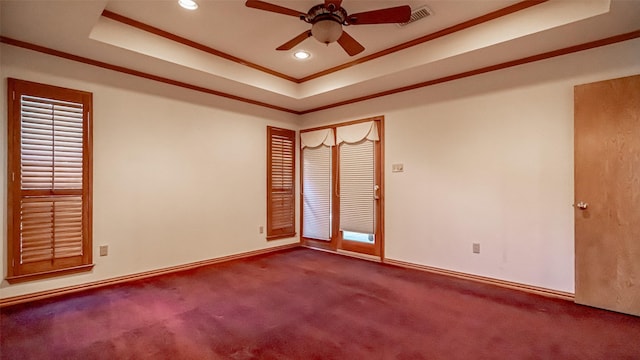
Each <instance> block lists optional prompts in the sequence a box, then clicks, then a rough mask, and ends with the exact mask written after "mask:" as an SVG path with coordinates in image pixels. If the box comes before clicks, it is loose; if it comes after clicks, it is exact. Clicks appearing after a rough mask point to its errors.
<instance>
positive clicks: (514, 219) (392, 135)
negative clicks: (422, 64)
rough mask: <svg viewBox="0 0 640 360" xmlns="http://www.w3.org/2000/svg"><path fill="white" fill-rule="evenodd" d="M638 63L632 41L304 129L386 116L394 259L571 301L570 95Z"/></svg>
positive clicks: (417, 93) (379, 102) (316, 117)
mask: <svg viewBox="0 0 640 360" xmlns="http://www.w3.org/2000/svg"><path fill="white" fill-rule="evenodd" d="M638 54H640V40H633V41H628V42H625V43H622V44H615V45H610V46H607V47H603V48H598V49H592V50H589V51H584V52H581V53H576V54H571V55H565V56H562V57H558V58H554V59H548V60H545V61H541V62H537V63H532V64H526V65H521V66H518V67H514V68H510V69H505V70H501V71H496V72H493V73H489V74H484V75H478V76H475V77H471V78H466V79H461V80H457V81H453V82H449V83H445V84H440V85H436V86H431V87H427V88H422V89H418V90H413V91H410V92H405V93H401V94H396V95H392V96H387V97H383V98H379V99H374V100H370V101H366V102H361V103H356V104H352V105H349V106H343V107H339V108H335V109H330V110H326V111H322V112H317V113H311V114H307V115H305V116H304V118H303V122H302V128H307V127H314V126H318V125H322V124H327V123H332V122H341V121H348V120H355V119H361V118H367V117H371V116H375V115H384V116H385V135H386V140H385V186H386V190H385V201H386V204H385V205H386V206H385V226H386V234H385V236H386V238H385V254H386V257H387V258H390V259H395V260H401V261H407V262H411V263H415V264H421V265H428V266H434V267H438V268H443V269H449V270H454V271H460V272H465V273H471V274H476V275H481V276H488V277H492V278H497V279H503V280H508V281H515V282H520V283H525V284H529V285H534V286H541V287H545V288H550V289H555V290H561V291H567V292H573V291H574V246H573V245H574V244H573V241H574V237H573V226H574V222H573V213H574V211H573V208H572V204H573V86H574V85H577V84H582V83H588V82H593V81H599V80H604V79H610V78H616V77H622V76H627V75H631V74H637V73H640V62H638ZM394 163H403V164H404V172H403V173H392V172H391V165H392V164H394ZM474 242H478V243H480V245H481V252H480V254H473V253H472V243H474Z"/></svg>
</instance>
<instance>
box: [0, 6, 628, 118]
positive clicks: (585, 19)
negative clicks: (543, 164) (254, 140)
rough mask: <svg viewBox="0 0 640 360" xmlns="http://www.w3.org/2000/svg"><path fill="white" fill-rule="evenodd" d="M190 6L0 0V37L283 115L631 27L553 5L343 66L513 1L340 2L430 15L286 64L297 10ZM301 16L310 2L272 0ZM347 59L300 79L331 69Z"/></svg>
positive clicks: (619, 16)
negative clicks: (351, 52) (354, 46)
mask: <svg viewBox="0 0 640 360" xmlns="http://www.w3.org/2000/svg"><path fill="white" fill-rule="evenodd" d="M196 1H197V2H198V3H199V5H200V7H199V9H198V10H196V11H188V10H185V9H182V8H181V7H180V6H179V5H178V3H177V0H162V1H157V0H112V1H108V0H85V1H78V0H75V1H71V0H49V1H34V0H19V1H18V0H0V4H1V8H0V15H1V18H0V20H1V27H0V33H1V35H2V36H3V37H6V38H10V39H13V40H20V41H24V42H28V43H31V44H35V45H40V46H44V47H47V48H51V49H54V50H58V51H62V52H66V53H69V54H73V55H77V56H82V57H85V58H88V59H92V60H98V61H102V62H105V63H108V64H112V65H118V66H123V67H127V68H130V69H133V70H137V71H141V72H145V73H149V74H152V75H158V76H162V77H165V78H168V79H171V80H177V81H180V82H183V83H186V84H190V85H194V86H199V87H203V88H206V89H211V90H215V91H221V92H224V93H226V94H230V95H234V96H239V97H242V98H246V99H250V100H254V101H260V102H265V103H268V104H271V105H275V106H278V107H282V108H286V109H289V110H292V111H306V110H309V109H315V108H318V107H322V106H331V105H332V104H336V103H339V102H343V101H349V100H351V99H354V98H358V97H362V96H367V95H371V94H375V93H378V92H383V91H388V90H393V89H397V88H400V87H403V86H410V85H412V84H416V83H420V82H424V81H428V80H432V79H436V78H440V77H444V76H449V75H453V74H458V73H461V72H464V71H470V70H474V69H478V68H481V67H483V66H489V65H494V64H498V63H502V62H505V61H509V60H515V59H519V58H523V57H526V56H531V55H536V54H540V53H544V52H547V51H551V50H556V49H561V48H565V47H569V46H573V45H577V44H582V43H586V42H589V41H594V40H599V39H603V38H607V37H611V36H614V35H618V34H623V33H629V32H632V31H637V30H639V29H640V1H638V0H614V1H610V0H551V1H548V2H544V3H541V4H538V5H535V6H531V7H529V8H527V9H524V10H520V11H517V12H514V13H512V14H509V15H506V16H502V17H499V18H497V19H494V20H491V21H488V22H484V23H481V24H478V25H475V26H473V27H469V28H467V29H464V30H462V31H457V32H453V33H451V34H449V35H446V36H443V37H439V38H437V39H434V40H431V41H427V42H423V43H420V44H418V45H415V46H411V47H408V48H406V49H404V50H401V51H397V52H393V53H390V54H387V55H385V56H381V57H378V58H375V59H373V60H370V61H361V62H360V63H357V64H355V65H354V64H350V63H351V62H352V61H354V60H359V59H360V60H362V59H363V58H366V57H367V56H370V55H372V54H375V53H377V52H380V51H384V50H386V49H389V48H391V47H393V46H396V45H399V44H402V43H405V42H408V41H411V40H414V39H418V38H421V37H424V36H426V35H429V34H432V33H435V32H437V31H440V30H442V29H445V28H448V27H451V26H455V25H458V24H461V23H463V22H465V21H468V20H471V19H474V18H477V17H480V16H483V15H486V14H488V13H491V12H493V11H496V10H499V9H502V8H506V7H508V6H511V5H514V4H516V3H518V1H517V0H516V1H514V0H451V1H449V0H447V1H445V0H406V1H401V0H395V1H383V0H344V1H343V3H342V6H343V7H344V8H345V9H346V10H347V11H348V12H349V13H357V12H362V11H367V10H373V9H380V8H386V7H392V6H398V5H402V4H408V5H410V6H411V7H412V8H413V9H416V8H419V7H421V6H425V5H426V6H428V7H429V8H430V9H431V10H432V11H433V15H432V16H429V17H427V18H425V19H423V20H420V21H418V22H415V23H413V24H410V25H408V26H406V27H399V26H397V25H395V24H381V25H360V26H349V27H345V30H346V31H347V32H348V33H349V34H350V35H351V36H353V37H354V38H355V39H357V40H358V41H359V42H360V43H361V44H362V45H364V47H365V48H366V50H365V51H364V52H363V53H361V54H358V55H357V56H355V57H349V56H348V55H347V54H346V53H345V52H344V51H343V50H342V49H341V48H340V46H339V45H338V44H336V43H334V44H330V45H329V46H326V45H323V44H320V43H318V42H317V41H315V40H314V39H313V38H309V39H307V40H305V41H304V42H302V43H301V44H300V45H298V46H296V47H295V48H294V50H296V49H304V50H307V51H309V52H310V53H311V54H312V57H311V58H310V59H308V60H306V61H298V60H295V59H294V58H293V56H292V54H293V50H292V51H285V52H282V51H276V50H275V48H276V47H278V46H279V45H281V44H283V43H284V42H286V41H288V40H290V39H291V38H293V37H294V36H296V35H298V34H300V33H302V32H303V31H305V30H306V29H308V28H309V24H306V23H304V22H302V21H300V20H298V19H296V18H295V17H291V16H286V15H281V14H275V13H270V12H265V11H260V10H256V9H251V8H247V7H245V6H244V0H196ZM269 2H271V3H273V4H277V5H280V6H284V7H288V8H291V9H294V10H299V11H302V12H306V11H307V10H308V9H309V8H311V7H312V6H313V5H316V4H318V3H320V2H321V1H320V0H297V1H291V0H272V1H269ZM104 10H107V11H109V12H112V13H115V14H118V15H122V16H124V17H126V18H129V19H133V20H135V21H138V22H140V23H144V24H146V25H149V26H152V27H155V28H158V29H160V30H163V31H165V32H167V33H171V34H173V35H177V36H179V37H182V38H185V39H188V40H190V41H193V42H195V43H198V44H201V45H204V46H206V47H208V48H211V49H214V50H215V51H219V52H223V53H225V54H228V55H230V56H233V57H235V58H238V59H241V61H245V62H249V63H253V64H257V65H259V66H262V67H264V68H267V69H269V70H268V71H261V70H258V69H255V68H253V67H249V66H246V65H243V64H241V63H239V62H237V61H231V60H228V59H225V58H224V57H220V56H216V55H213V54H211V53H209V52H205V51H202V50H198V49H195V48H193V47H189V46H187V45H184V44H181V43H179V42H176V41H172V40H169V39H167V38H164V37H161V36H158V35H154V34H151V33H149V32H147V31H143V30H140V29H139V28H136V27H133V26H130V25H126V24H124V23H123V22H119V21H115V20H113V19H111V18H109V17H105V16H101V14H102V13H103V11H104ZM344 64H348V65H350V66H348V67H346V68H345V69H342V70H340V71H334V72H331V73H329V74H327V75H324V76H317V77H316V78H314V79H311V80H307V81H291V80H289V79H285V78H282V77H279V76H274V75H272V74H271V73H270V72H277V73H281V74H284V75H286V76H288V77H290V78H295V79H298V80H299V79H301V78H304V77H306V76H309V75H313V74H317V73H319V72H321V71H324V70H327V69H331V68H333V67H336V66H340V65H344Z"/></svg>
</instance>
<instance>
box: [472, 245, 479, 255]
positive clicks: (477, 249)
mask: <svg viewBox="0 0 640 360" xmlns="http://www.w3.org/2000/svg"><path fill="white" fill-rule="evenodd" d="M473 253H474V254H480V243H473Z"/></svg>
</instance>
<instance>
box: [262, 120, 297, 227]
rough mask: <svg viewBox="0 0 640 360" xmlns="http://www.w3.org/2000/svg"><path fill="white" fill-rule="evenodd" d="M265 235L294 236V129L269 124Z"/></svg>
mask: <svg viewBox="0 0 640 360" xmlns="http://www.w3.org/2000/svg"><path fill="white" fill-rule="evenodd" d="M267 133H268V134H267V137H268V141H269V145H268V150H267V152H268V155H267V156H268V161H267V169H268V170H267V172H268V173H267V187H268V190H267V191H268V192H267V238H268V239H273V238H278V237H286V236H294V235H295V136H296V133H295V131H292V130H286V129H278V128H273V127H268V130H267Z"/></svg>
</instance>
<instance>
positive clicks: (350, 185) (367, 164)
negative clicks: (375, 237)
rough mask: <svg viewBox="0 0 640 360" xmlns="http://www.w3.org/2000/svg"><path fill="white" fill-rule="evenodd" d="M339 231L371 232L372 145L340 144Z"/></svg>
mask: <svg viewBox="0 0 640 360" xmlns="http://www.w3.org/2000/svg"><path fill="white" fill-rule="evenodd" d="M339 163H340V165H339V170H340V171H339V173H340V175H339V178H340V192H339V193H340V230H342V231H353V232H359V233H365V234H373V233H374V225H375V224H374V223H375V220H374V219H375V216H374V210H375V200H374V195H375V191H374V186H375V172H374V169H375V167H374V142H373V141H370V140H367V139H364V140H361V141H359V142H357V143H353V144H350V143H346V142H343V143H341V144H340V156H339Z"/></svg>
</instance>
